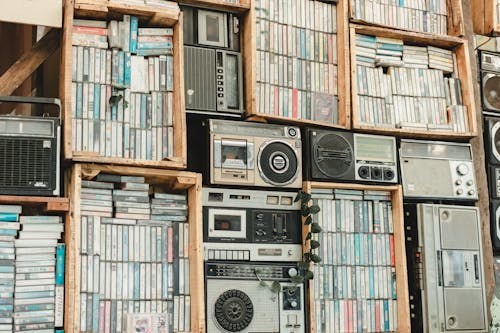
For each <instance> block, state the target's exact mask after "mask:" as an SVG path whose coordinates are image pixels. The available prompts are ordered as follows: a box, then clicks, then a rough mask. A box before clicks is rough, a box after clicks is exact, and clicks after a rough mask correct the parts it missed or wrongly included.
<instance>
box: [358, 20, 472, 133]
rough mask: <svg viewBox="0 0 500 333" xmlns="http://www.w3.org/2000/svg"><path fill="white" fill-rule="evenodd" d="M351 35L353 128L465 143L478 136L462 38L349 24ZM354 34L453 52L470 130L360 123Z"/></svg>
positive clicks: (468, 63)
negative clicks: (459, 131) (441, 129)
mask: <svg viewBox="0 0 500 333" xmlns="http://www.w3.org/2000/svg"><path fill="white" fill-rule="evenodd" d="M350 26H351V27H350V35H351V42H352V43H351V82H352V84H351V105H352V128H353V129H356V130H361V131H365V132H370V133H375V134H377V133H378V134H390V135H395V136H399V137H408V138H427V139H429V138H435V139H451V140H467V139H469V138H472V137H475V136H477V121H476V104H475V98H474V89H473V88H474V83H473V80H472V72H471V65H470V59H469V46H468V42H467V40H465V39H462V38H459V37H453V36H439V37H437V36H433V35H429V34H422V33H418V32H410V31H403V30H393V29H388V28H381V27H373V26H365V25H359V24H351V25H350ZM356 34H364V35H371V36H380V37H389V38H395V39H400V40H403V41H404V42H405V44H409V45H417V46H429V45H431V46H436V47H440V48H444V49H448V50H453V51H454V52H455V54H456V60H457V68H458V73H457V76H458V78H459V79H460V83H461V87H462V103H463V105H465V106H466V107H467V112H468V119H467V120H468V124H469V131H467V132H463V133H455V132H447V131H428V130H418V129H400V128H387V127H377V126H376V125H375V124H369V125H367V124H366V123H362V122H361V120H360V115H359V108H358V98H357V97H358V92H357V84H356V82H357V79H356V75H357V74H356V46H355V41H356Z"/></svg>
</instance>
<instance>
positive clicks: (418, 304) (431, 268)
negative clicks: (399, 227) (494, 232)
mask: <svg viewBox="0 0 500 333" xmlns="http://www.w3.org/2000/svg"><path fill="white" fill-rule="evenodd" d="M405 225H406V226H407V231H406V239H407V254H408V262H409V265H408V269H409V286H410V290H409V294H410V302H411V303H412V304H411V309H412V316H411V317H412V318H413V319H412V332H414V333H416V332H419V333H420V332H426V333H427V332H429V333H432V332H450V331H462V332H488V324H487V308H486V297H485V289H484V273H483V259H482V258H483V255H482V245H481V229H480V228H481V226H480V221H479V210H478V208H476V207H466V206H450V205H432V204H417V205H405ZM410 271H412V273H411V274H410Z"/></svg>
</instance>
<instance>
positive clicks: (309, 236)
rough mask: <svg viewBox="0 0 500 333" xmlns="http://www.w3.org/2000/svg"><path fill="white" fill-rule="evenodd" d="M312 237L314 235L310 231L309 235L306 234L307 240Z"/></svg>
mask: <svg viewBox="0 0 500 333" xmlns="http://www.w3.org/2000/svg"><path fill="white" fill-rule="evenodd" d="M311 237H312V233H310V232H308V233H307V236H306V240H310V239H311Z"/></svg>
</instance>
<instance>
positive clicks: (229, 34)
mask: <svg viewBox="0 0 500 333" xmlns="http://www.w3.org/2000/svg"><path fill="white" fill-rule="evenodd" d="M183 15H184V29H183V30H184V44H185V46H184V86H185V101H186V110H187V112H192V113H204V114H221V113H223V114H227V115H231V114H234V115H236V116H238V117H241V114H242V113H243V111H244V107H243V75H242V61H241V54H240V53H239V50H240V40H239V33H240V32H239V19H238V17H237V16H234V15H233V14H230V13H223V12H217V11H212V10H205V9H197V8H193V7H183Z"/></svg>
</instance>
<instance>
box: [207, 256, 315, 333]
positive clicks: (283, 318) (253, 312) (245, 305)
mask: <svg viewBox="0 0 500 333" xmlns="http://www.w3.org/2000/svg"><path fill="white" fill-rule="evenodd" d="M295 275H297V267H296V266H294V265H285V264H283V265H268V264H266V265H258V264H235V263H207V264H206V265H205V276H206V306H207V333H215V332H245V333H249V332H252V333H259V332H262V333H264V332H266V333H267V332H281V333H292V332H293V333H302V332H305V331H306V328H305V302H304V285H303V284H299V285H295V284H293V283H291V282H290V278H291V277H293V276H295ZM260 281H265V282H266V283H267V284H268V285H271V284H272V283H273V282H274V281H278V282H279V283H280V285H281V291H279V292H278V293H273V292H272V291H271V290H270V289H269V287H264V286H262V285H261V282H260Z"/></svg>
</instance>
